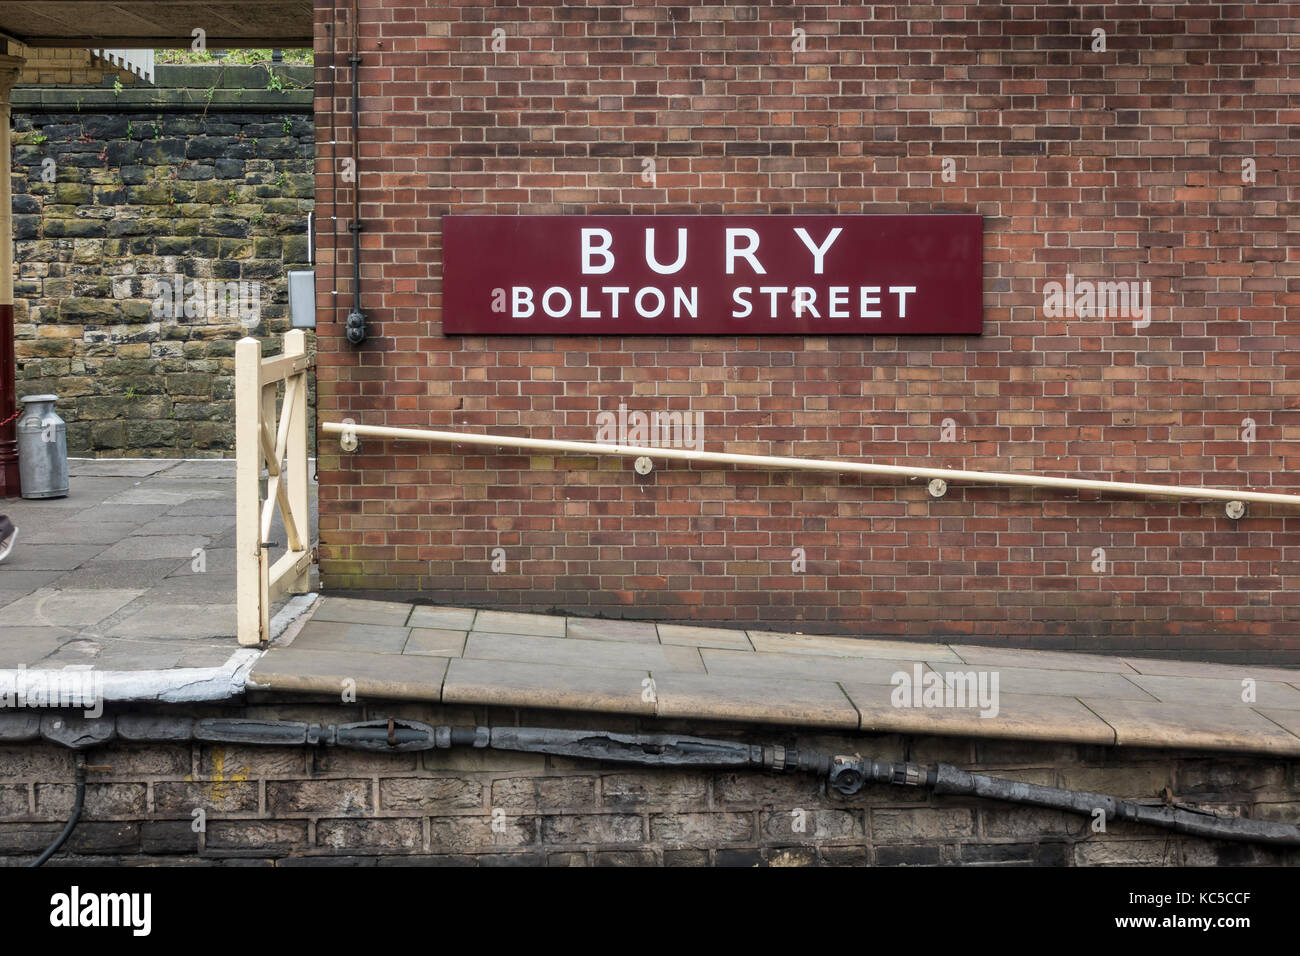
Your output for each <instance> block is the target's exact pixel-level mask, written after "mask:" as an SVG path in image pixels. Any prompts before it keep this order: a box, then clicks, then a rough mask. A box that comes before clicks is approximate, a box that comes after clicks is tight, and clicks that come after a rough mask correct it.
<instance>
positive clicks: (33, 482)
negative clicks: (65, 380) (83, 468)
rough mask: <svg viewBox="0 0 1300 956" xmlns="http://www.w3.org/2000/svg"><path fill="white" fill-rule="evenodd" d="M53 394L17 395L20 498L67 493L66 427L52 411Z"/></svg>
mask: <svg viewBox="0 0 1300 956" xmlns="http://www.w3.org/2000/svg"><path fill="white" fill-rule="evenodd" d="M58 398H59V396H57V395H28V396H27V397H26V398H20V399H18V401H20V402H22V403H23V405H25V406H26V407H25V408H24V409H23V413H22V416H21V417H19V419H18V425H17V426H16V427H17V429H18V480H19V482H20V483H21V485H22V489H23V491H22V494H23V497H24V498H63V497H65V496H66V495H67V494H68V426H67V425H65V424H64V423H63V419H62V418H60V417H59V416H58V415H57V414H55V411H54V403H55V402H56V401H58Z"/></svg>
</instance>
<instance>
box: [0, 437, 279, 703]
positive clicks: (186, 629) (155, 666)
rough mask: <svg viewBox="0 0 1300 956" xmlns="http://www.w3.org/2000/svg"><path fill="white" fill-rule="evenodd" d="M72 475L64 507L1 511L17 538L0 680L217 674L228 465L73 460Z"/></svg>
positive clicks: (0, 585) (4, 595)
mask: <svg viewBox="0 0 1300 956" xmlns="http://www.w3.org/2000/svg"><path fill="white" fill-rule="evenodd" d="M69 474H70V479H71V480H70V484H69V494H68V495H67V497H64V498H53V499H39V500H27V499H17V498H8V499H5V500H4V501H3V502H0V513H4V514H7V515H9V516H10V518H11V519H12V520H13V521H14V523H15V524H16V525H17V526H18V528H19V534H18V542H17V545H16V546H15V548H14V550H13V553H12V554H11V555H10V556H9V558H8V559H7V560H5V561H4V562H3V563H0V670H3V669H8V668H16V667H20V666H25V667H36V666H63V665H65V664H91V665H93V666H95V667H96V668H99V669H120V670H129V671H150V672H154V671H158V672H162V671H168V670H172V669H176V668H203V667H219V666H223V665H225V664H226V663H227V662H228V661H229V660H230V659H231V657H232V654H234V653H236V652H237V651H238V644H237V643H236V641H235V637H234V625H235V579H234V550H233V546H232V545H233V530H232V529H233V522H234V496H235V483H234V479H233V474H234V472H233V463H231V462H229V461H213V462H181V461H175V460H167V459H151V460H128V461H113V460H101V461H87V460H84V459H72V460H71V461H70V462H69ZM280 525H281V523H280V522H279V521H277V522H276V526H277V530H276V531H275V532H274V533H276V534H282V532H280V531H279V528H280ZM227 537H228V538H229V539H230V543H227V544H225V546H224V547H217V546H215V543H216V542H218V541H221V540H223V539H225V538H227ZM195 548H202V549H203V552H202V553H203V555H204V559H205V567H204V568H203V571H202V572H201V573H200V572H196V570H195V566H194V559H193V551H194V549H195ZM281 603H283V602H281ZM213 686H214V687H217V686H218V684H214V685H213Z"/></svg>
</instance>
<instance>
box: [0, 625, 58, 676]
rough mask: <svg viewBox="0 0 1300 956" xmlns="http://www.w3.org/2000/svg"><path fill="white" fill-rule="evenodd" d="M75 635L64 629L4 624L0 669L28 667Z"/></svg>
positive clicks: (1, 634)
mask: <svg viewBox="0 0 1300 956" xmlns="http://www.w3.org/2000/svg"><path fill="white" fill-rule="evenodd" d="M0 619H3V614H0ZM75 633H76V632H75V631H74V630H73V629H71V628H66V627H19V626H17V625H13V624H9V623H8V622H5V623H4V624H3V626H0V667H3V668H16V667H30V666H32V665H33V664H34V663H36V662H37V661H39V660H40V659H41V658H43V657H45V656H46V655H47V654H52V653H54V652H55V651H56V650H58V649H59V648H60V647H61V646H62V645H63V644H64V643H65V642H66V641H67V640H68V638H70V637H72V636H73V635H74V634H75Z"/></svg>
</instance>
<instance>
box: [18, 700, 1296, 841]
mask: <svg viewBox="0 0 1300 956" xmlns="http://www.w3.org/2000/svg"><path fill="white" fill-rule="evenodd" d="M141 710H142V708H133V712H135V713H139V712H140V711H141ZM149 712H151V713H170V714H173V715H175V714H180V713H196V714H201V715H203V716H211V715H215V714H216V713H218V712H217V711H213V710H208V711H196V710H186V709H184V708H179V707H173V708H170V709H168V710H166V711H160V710H159V709H157V708H151V709H149ZM222 715H223V716H244V717H257V718H273V719H287V720H303V721H313V722H322V723H330V722H334V723H337V722H345V721H352V720H362V719H375V718H381V717H388V716H403V717H407V718H412V719H417V720H422V721H426V722H429V723H434V724H437V723H453V724H457V725H461V726H465V725H473V724H491V725H518V726H535V727H547V726H550V727H568V728H592V729H602V730H616V731H618V730H621V731H626V732H636V731H647V732H648V731H660V732H662V731H664V730H673V731H681V732H687V733H692V734H695V735H698V736H713V737H726V738H733V739H742V740H746V741H748V742H751V743H785V744H792V743H793V744H796V745H798V746H800V747H810V748H817V749H821V750H825V751H830V752H832V753H853V752H861V753H863V754H864V755H867V754H869V755H872V756H876V757H881V758H886V759H891V760H902V759H910V760H914V761H917V762H921V763H934V762H939V761H943V762H947V763H952V764H955V765H957V766H961V767H963V768H966V769H973V770H982V771H986V772H988V773H991V774H996V775H1001V776H1006V777H1011V778H1014V779H1017V780H1024V781H1028V782H1033V783H1040V784H1049V785H1056V786H1062V787H1068V788H1073V789H1084V790H1090V791H1094V792H1101V793H1106V794H1110V795H1114V796H1120V797H1128V798H1136V799H1145V800H1151V801H1153V802H1159V800H1160V799H1161V797H1160V794H1161V793H1162V792H1163V791H1164V790H1165V788H1166V787H1167V788H1169V790H1170V792H1171V793H1172V795H1173V798H1174V799H1176V800H1178V801H1179V802H1181V803H1185V804H1190V805H1194V806H1198V807H1203V808H1208V809H1215V810H1219V811H1223V812H1227V813H1231V814H1242V815H1247V816H1250V817H1254V818H1259V819H1269V820H1283V821H1289V822H1300V761H1295V760H1282V759H1272V758H1259V757H1254V756H1249V755H1223V754H1203V753H1192V752H1174V751H1162V750H1141V749H1134V750H1123V749H1113V748H1102V747H1085V746H1073V745H1054V744H1035V743H1023V742H1016V741H974V740H970V739H964V738H952V737H945V738H938V737H907V736H898V735H829V734H828V735H820V734H802V733H800V734H794V733H791V732H790V731H788V730H780V729H764V728H756V727H740V726H734V725H725V724H717V725H709V724H699V723H693V724H692V725H691V726H690V727H681V726H673V725H671V724H668V723H659V724H656V723H654V722H653V721H646V720H638V719H632V718H621V717H614V716H609V717H606V716H603V715H575V714H572V713H567V714H565V713H550V712H529V711H515V710H510V709H481V708H477V709H476V708H443V707H437V706H432V705H420V704H412V703H402V704H383V703H375V704H371V705H365V706H362V705H355V706H343V705H333V704H323V703H322V704H310V703H302V702H293V703H264V704H259V705H252V706H247V707H244V708H233V709H227V710H226V711H224V712H223V713H222ZM84 755H85V759H86V761H87V762H88V763H90V764H92V765H97V766H107V767H109V768H111V769H109V770H106V771H95V772H92V773H91V775H90V776H91V783H90V785H89V787H88V791H87V798H86V809H85V813H84V816H83V818H82V821H81V823H79V824H78V826H77V828H76V830H75V831H74V833H73V835H72V837H71V839H70V841H69V843H68V848H67V849H66V850H64V851H62V853H61V855H60V857H57V858H56V862H57V861H63V862H72V861H76V862H84V863H106V862H114V863H121V864H125V865H154V864H158V863H163V862H168V861H181V860H189V859H194V858H196V857H197V858H202V859H203V860H205V861H208V862H211V863H216V864H220V863H222V862H230V863H239V864H247V863H254V864H262V865H278V866H297V865H317V864H357V865H381V866H382V865H388V864H430V865H439V864H460V865H482V866H501V865H551V866H584V865H597V866H601V865H605V866H625V865H650V866H659V865H676V866H706V865H718V866H808V865H845V864H872V865H878V866H898V865H948V864H979V865H992V864H1035V865H1057V866H1090V865H1106V864H1144V865H1158V866H1172V865H1193V864H1195V865H1239V864H1242V865H1244V864H1275V865H1296V864H1297V863H1300V850H1296V849H1294V848H1292V849H1289V850H1285V849H1283V850H1279V849H1272V848H1261V847H1256V846H1251V845H1247V844H1240V843H1228V842H1222V841H1207V840H1201V839H1196V838H1191V837H1182V836H1179V835H1177V834H1174V833H1172V832H1169V831H1164V830H1157V829H1149V828H1145V827H1138V826H1133V825H1128V824H1122V823H1111V824H1110V826H1109V828H1108V829H1107V832H1105V833H1094V832H1092V830H1091V827H1090V821H1089V820H1087V819H1085V818H1082V817H1078V816H1073V815H1068V814H1064V813H1059V812H1055V811H1044V810H1038V809H1034V808H1029V807H1020V806H1014V805H1009V804H1001V803H997V802H990V801H981V800H976V799H969V798H955V797H936V796H931V795H928V794H926V793H924V792H921V791H917V790H910V789H906V788H901V787H891V786H885V785H873V786H869V787H867V788H866V789H864V790H863V791H862V792H861V793H859V794H857V795H855V796H852V797H845V796H841V795H838V794H836V793H834V792H831V793H827V792H826V791H825V788H824V786H823V785H822V783H821V781H819V780H818V779H816V778H814V777H811V776H807V775H801V774H771V773H767V772H763V771H732V770H726V771H707V770H657V769H645V768H632V767H627V766H622V765H616V764H609V763H596V762H592V761H581V760H571V759H567V758H558V757H547V756H542V755H533V754H512V753H506V752H499V751H490V750H473V749H469V748H465V749H453V750H450V751H446V750H442V751H428V752H424V753H397V754H387V753H380V754H374V753H364V752H359V751H348V750H340V749H320V750H314V749H310V748H303V747H257V746H242V745H241V746H234V745H224V744H206V743H205V744H191V743H179V744H125V743H120V742H111V741H110V742H108V743H106V744H103V745H101V746H98V747H94V748H92V749H90V750H88V751H85V752H84ZM77 759H78V758H77V755H76V754H75V753H74V752H72V751H70V750H68V749H65V748H62V747H60V746H57V745H55V744H51V743H46V742H15V741H13V740H12V739H10V740H5V739H3V738H0V779H3V784H0V864H5V865H15V864H21V863H24V862H26V861H28V860H29V859H30V858H32V857H33V856H35V855H36V854H37V853H39V852H40V850H41V849H43V848H44V847H45V846H46V845H47V844H48V843H49V842H50V841H51V840H52V839H53V838H54V836H55V835H56V834H57V833H58V832H59V830H60V828H61V827H62V825H63V822H64V820H65V819H66V817H67V815H68V812H69V810H70V807H71V803H72V791H73V788H72V781H73V773H74V768H75V763H76V760H77ZM197 810H201V811H202V814H201V815H196V813H195V811H197ZM200 817H201V819H202V824H201V826H196V820H199V819H200Z"/></svg>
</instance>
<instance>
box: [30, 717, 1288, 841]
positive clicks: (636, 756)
mask: <svg viewBox="0 0 1300 956" xmlns="http://www.w3.org/2000/svg"><path fill="white" fill-rule="evenodd" d="M112 735H113V734H112V731H110V734H109V738H111V737H112ZM109 738H105V737H102V736H100V737H96V738H90V737H86V738H84V740H85V741H86V742H85V743H84V744H83V743H78V744H75V745H72V744H70V745H71V746H76V747H77V749H82V748H84V747H89V746H94V745H95V744H96V743H102V742H104V740H105V739H109ZM80 739H83V738H78V740H80ZM129 739H130V740H132V741H136V742H145V741H150V740H158V741H167V742H169V743H176V742H178V741H182V740H200V741H209V742H216V743H241V744H261V745H266V746H274V745H279V746H299V747H301V746H325V747H345V748H348V749H353V750H370V751H374V752H390V753H397V752H403V751H415V750H448V749H450V748H452V747H473V748H476V749H482V748H489V749H494V750H511V751H521V752H527V753H541V754H553V755H555V756H562V757H569V758H578V759H583V760H600V761H609V762H612V763H625V764H637V765H640V766H645V767H665V768H675V767H695V768H699V769H717V770H723V769H727V768H753V769H755V770H769V771H775V772H784V773H796V772H802V773H811V774H815V775H817V776H818V777H823V778H825V779H826V781H827V783H828V784H829V786H830V787H831V788H832V789H834V790H835V791H836V792H838V793H842V794H846V795H848V794H854V793H857V792H858V791H860V790H861V789H862V788H863V787H864V786H866V785H867V784H868V783H882V784H891V785H893V786H903V787H925V788H927V789H929V790H933V791H934V792H935V793H936V794H949V795H963V796H973V797H980V798H984V799H990V800H1001V801H1005V802H1008V803H1019V804H1024V805H1027V806H1035V807H1046V808H1049V809H1053V810H1062V811H1064V812H1066V813H1076V814H1079V815H1081V816H1088V817H1092V818H1093V819H1096V818H1098V817H1099V816H1101V817H1104V818H1105V819H1106V820H1108V821H1109V820H1127V821H1129V822H1132V823H1141V824H1146V825H1148V826H1155V827H1162V828H1164V829H1167V830H1173V831H1175V832H1177V833H1185V834H1189V835H1191V836H1196V837H1202V838H1206V839H1217V840H1233V841H1237V842H1241V843H1261V844H1267V845H1271V846H1288V847H1293V846H1300V827H1298V826H1296V825H1294V824H1290V823H1275V822H1272V821H1268V820H1251V819H1247V818H1242V817H1227V816H1220V815H1218V814H1216V813H1212V812H1210V811H1205V810H1197V809H1195V808H1191V807H1183V806H1178V805H1175V804H1159V805H1150V804H1141V803H1137V802H1135V801H1132V800H1120V799H1118V798H1116V797H1111V796H1107V795H1105V794H1100V793H1090V792H1086V791H1080V790H1062V789H1059V788H1057V787H1043V786H1039V785H1037V784H1030V783H1022V782H1020V781H1017V780H1004V779H1002V778H999V777H988V776H985V775H983V774H977V773H969V772H967V771H965V770H961V769H959V768H957V767H953V766H951V765H949V764H942V763H941V764H938V765H937V766H936V767H933V768H931V767H926V766H923V765H921V764H915V763H891V762H888V761H876V760H871V759H869V758H864V757H862V756H860V755H858V754H838V755H834V756H832V755H829V754H824V753H818V752H817V751H809V750H799V749H796V748H794V747H786V746H783V745H781V744H751V743H743V742H740V741H735V740H714V739H709V738H706V737H691V736H687V735H684V734H622V733H614V732H612V731H606V730H565V729H560V728H548V727H483V726H479V727H450V726H446V725H441V726H433V725H431V724H425V723H422V722H420V721H418V720H409V719H407V718H403V717H386V718H381V719H379V720H367V721H360V722H357V723H348V724H313V723H306V722H304V721H293V720H248V719H242V718H203V719H198V720H193V719H190V718H177V719H175V720H172V721H167V722H166V726H161V725H159V726H157V727H156V728H153V729H145V728H142V727H139V726H136V727H134V728H133V729H132V731H131V734H130V737H129ZM58 742H60V743H65V744H67V740H59V741H58ZM85 779H86V774H85V769H84V767H79V768H78V770H77V801H76V806H75V808H74V809H73V815H72V818H71V819H70V820H69V821H68V825H67V827H66V828H65V829H64V832H63V834H62V835H61V836H60V837H59V839H58V840H57V841H55V843H54V844H53V845H52V846H51V847H50V848H49V849H48V850H46V851H45V853H44V854H42V856H41V859H40V860H38V861H37V863H35V864H33V865H35V866H39V865H40V864H41V863H43V862H44V861H45V860H47V859H48V858H49V857H50V855H52V854H53V853H54V852H55V851H56V850H58V848H59V847H60V846H61V845H62V843H63V841H64V840H66V839H67V837H68V834H69V833H71V832H72V828H73V827H74V826H75V825H76V821H77V817H78V816H79V815H80V813H81V805H82V798H83V796H84V793H85Z"/></svg>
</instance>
